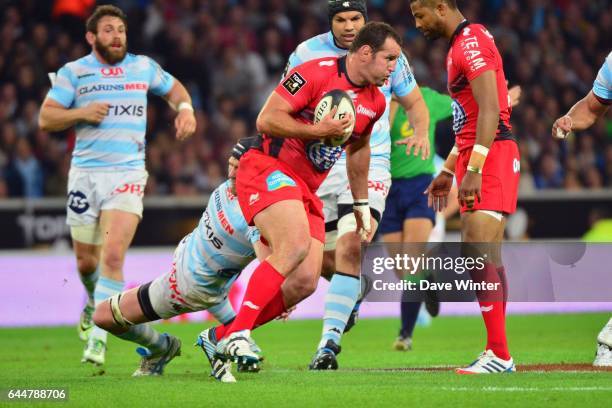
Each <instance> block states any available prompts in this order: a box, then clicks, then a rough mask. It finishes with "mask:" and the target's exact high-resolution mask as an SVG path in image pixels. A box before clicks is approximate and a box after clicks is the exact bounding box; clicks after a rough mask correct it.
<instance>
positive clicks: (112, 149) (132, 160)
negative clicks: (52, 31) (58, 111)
mask: <svg viewBox="0 0 612 408" xmlns="http://www.w3.org/2000/svg"><path fill="white" fill-rule="evenodd" d="M173 85H174V77H172V75H170V74H168V73H167V72H166V71H164V70H163V69H162V68H161V67H160V66H159V65H158V64H157V63H156V62H155V61H153V60H152V59H151V58H149V57H146V56H143V55H134V54H126V56H125V58H124V59H123V61H121V62H120V63H118V64H115V65H107V64H103V63H101V62H100V61H98V59H97V58H96V56H95V54H94V53H93V52H92V53H91V54H89V55H87V56H85V57H83V58H79V59H78V60H76V61H72V62H69V63H67V64H66V65H64V66H63V67H62V68H61V69H60V70H59V71H58V72H57V76H56V77H55V79H54V80H53V81H52V87H51V89H50V90H49V93H48V94H47V97H48V98H51V99H53V100H54V101H56V102H58V103H59V104H61V105H62V106H64V107H66V108H82V107H84V106H87V105H88V104H90V103H92V102H99V103H108V104H110V105H111V106H110V109H109V111H108V115H107V117H106V118H105V119H104V120H103V121H102V122H101V123H100V124H99V125H92V124H87V123H79V124H77V125H76V126H75V129H76V144H75V147H74V151H73V152H72V166H73V167H78V168H81V169H96V170H100V171H112V170H116V169H127V170H134V169H144V160H145V152H144V149H145V131H146V127H147V92H148V91H151V92H153V93H154V94H156V95H166V94H167V93H168V92H170V89H172V86H173Z"/></svg>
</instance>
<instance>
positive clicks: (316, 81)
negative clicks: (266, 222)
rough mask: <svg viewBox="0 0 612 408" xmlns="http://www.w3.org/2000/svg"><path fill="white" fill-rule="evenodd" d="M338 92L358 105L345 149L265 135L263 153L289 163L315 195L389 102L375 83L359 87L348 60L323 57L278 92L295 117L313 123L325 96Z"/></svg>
mask: <svg viewBox="0 0 612 408" xmlns="http://www.w3.org/2000/svg"><path fill="white" fill-rule="evenodd" d="M334 89H342V90H344V91H346V92H347V93H348V94H349V95H350V96H351V98H352V99H353V105H354V106H355V111H356V115H355V128H354V130H353V134H352V136H351V138H350V139H349V140H348V141H347V142H346V143H345V144H344V145H343V146H342V147H340V146H338V147H331V146H326V145H325V144H323V143H322V142H321V141H320V140H300V139H295V138H278V137H272V136H268V135H265V134H264V135H263V151H264V153H266V154H269V155H271V156H274V157H278V159H279V160H280V161H282V162H283V163H285V164H287V165H288V166H289V167H290V168H291V169H292V170H293V171H294V172H295V173H296V174H297V175H299V176H300V177H301V178H302V180H303V181H304V182H305V183H306V184H307V185H308V187H310V189H311V190H312V191H313V192H314V191H316V190H317V189H318V187H319V186H320V185H321V183H322V182H323V180H324V179H325V176H326V175H327V173H328V172H329V170H330V169H331V167H332V166H333V165H334V163H335V162H336V161H337V160H338V158H340V155H341V153H342V149H343V148H344V147H346V145H347V144H349V143H351V142H353V141H355V140H358V139H359V138H361V137H363V136H367V135H368V134H370V133H371V132H372V127H373V125H374V123H376V121H377V120H378V119H379V118H380V117H381V116H382V114H383V113H384V111H385V108H386V101H385V97H384V96H383V94H382V93H381V92H380V91H379V90H378V87H377V86H376V85H373V84H369V85H366V86H357V85H355V84H354V83H352V82H351V80H350V78H349V77H348V76H347V73H346V57H341V58H335V57H328V58H320V59H315V60H311V61H308V62H306V63H304V64H302V65H299V66H297V67H295V68H294V69H293V70H291V71H290V72H289V74H287V76H286V77H285V78H284V79H283V80H282V81H281V83H280V84H279V85H278V86H277V87H276V89H275V92H276V93H277V94H279V95H280V96H282V97H283V98H284V99H285V100H286V101H287V102H289V104H290V105H291V106H292V107H293V112H294V114H293V117H295V118H296V119H297V120H299V121H300V122H303V123H312V122H313V118H314V110H315V108H316V106H317V103H318V102H319V101H320V100H321V98H322V97H323V95H325V94H326V93H327V92H329V91H331V90H334Z"/></svg>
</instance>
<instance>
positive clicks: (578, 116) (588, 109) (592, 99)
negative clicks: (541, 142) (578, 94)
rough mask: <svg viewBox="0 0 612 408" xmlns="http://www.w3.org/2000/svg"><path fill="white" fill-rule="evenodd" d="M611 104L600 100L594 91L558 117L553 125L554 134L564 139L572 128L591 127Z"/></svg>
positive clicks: (582, 128)
mask: <svg viewBox="0 0 612 408" xmlns="http://www.w3.org/2000/svg"><path fill="white" fill-rule="evenodd" d="M608 108H609V105H604V104H603V103H601V102H599V100H598V99H597V97H596V96H595V94H594V93H593V91H590V92H589V93H588V94H587V96H585V97H584V98H582V99H581V100H579V101H578V102H577V103H576V104H575V105H574V106H572V108H571V109H570V110H569V112H567V113H566V114H565V115H564V116H562V117H560V118H558V119H557V120H556V121H555V123H554V124H553V127H552V136H553V137H556V138H559V139H563V138H565V136H567V134H568V133H569V132H571V131H572V130H584V129H587V128H589V127H590V126H591V125H592V124H593V123H595V121H596V120H597V118H599V117H600V116H602V115H603V114H604V113H606V111H607V110H608Z"/></svg>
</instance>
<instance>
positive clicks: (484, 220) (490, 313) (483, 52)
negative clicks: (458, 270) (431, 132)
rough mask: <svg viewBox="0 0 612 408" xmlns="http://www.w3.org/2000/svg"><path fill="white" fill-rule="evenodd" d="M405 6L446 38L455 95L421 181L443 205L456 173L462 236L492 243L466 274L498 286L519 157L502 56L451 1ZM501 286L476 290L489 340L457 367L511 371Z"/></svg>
mask: <svg viewBox="0 0 612 408" xmlns="http://www.w3.org/2000/svg"><path fill="white" fill-rule="evenodd" d="M410 8H411V10H412V14H413V16H414V18H415V21H416V27H417V28H418V29H419V30H420V31H421V32H422V33H423V34H424V35H425V36H426V37H427V38H429V39H434V38H438V37H444V38H446V39H448V40H449V42H450V49H449V51H448V57H447V70H448V91H449V93H450V95H451V97H452V98H453V130H454V132H455V146H454V147H453V150H452V151H451V153H450V154H449V156H448V158H447V159H446V162H445V167H444V168H443V170H442V172H441V173H440V174H439V175H438V176H437V177H436V178H435V179H434V180H433V181H432V183H431V184H430V186H429V187H428V188H427V191H426V193H427V194H428V195H429V203H430V205H433V207H434V209H438V210H441V209H443V208H444V207H445V206H446V203H447V198H448V193H449V191H450V189H451V186H452V182H453V176H456V177H457V184H458V185H459V186H460V187H459V201H460V204H461V235H462V241H463V242H470V243H491V244H493V245H490V246H489V248H488V250H487V252H488V253H490V257H489V262H488V263H487V264H486V265H485V268H484V269H483V270H481V271H472V278H473V279H474V280H475V281H476V280H478V281H482V280H486V281H487V282H501V283H502V285H500V286H499V287H501V288H504V287H505V272H504V267H503V265H502V263H501V245H500V244H501V241H502V239H503V235H504V226H505V217H506V216H507V215H508V214H511V213H513V212H514V211H515V209H516V200H517V194H518V181H519V171H520V165H519V163H520V159H519V151H518V146H517V143H516V140H515V138H514V136H513V135H512V132H511V129H512V127H511V125H510V112H511V110H512V108H511V106H510V99H509V97H508V89H507V87H506V78H505V75H504V70H503V63H502V59H501V56H500V54H499V51H498V50H497V47H496V46H495V42H494V40H493V36H492V35H491V34H490V33H489V32H488V31H487V29H486V28H485V27H484V26H482V25H480V24H472V23H470V22H469V21H467V20H466V19H465V18H464V17H463V15H462V14H461V12H460V11H459V9H458V8H457V4H456V1H455V0H411V2H410ZM491 248H492V250H490V249H491ZM489 250H490V252H489ZM506 290H507V289H506ZM504 291H505V290H504V289H502V290H500V291H499V292H497V293H490V292H489V293H477V296H478V301H479V304H480V310H481V312H482V316H483V319H484V322H485V326H486V329H487V345H486V347H485V351H484V352H483V353H482V354H481V355H480V356H479V357H478V359H476V361H474V362H473V363H472V364H470V365H469V366H468V367H465V368H461V369H458V370H457V372H458V373H460V374H489V373H500V372H513V371H515V366H514V361H513V360H512V357H511V356H510V353H509V350H508V342H507V339H506V302H505V299H506V297H505V293H504Z"/></svg>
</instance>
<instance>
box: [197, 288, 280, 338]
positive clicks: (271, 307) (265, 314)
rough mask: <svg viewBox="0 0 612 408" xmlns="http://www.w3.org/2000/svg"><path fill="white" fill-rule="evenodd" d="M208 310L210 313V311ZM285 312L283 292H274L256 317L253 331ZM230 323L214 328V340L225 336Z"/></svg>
mask: <svg viewBox="0 0 612 408" xmlns="http://www.w3.org/2000/svg"><path fill="white" fill-rule="evenodd" d="M208 310H209V311H210V310H211V309H208ZM286 310H287V308H286V307H285V300H284V299H283V291H282V290H279V291H278V292H276V294H275V295H274V297H273V298H272V300H270V302H268V304H267V305H266V307H264V309H263V310H262V311H261V313H260V314H259V316H258V317H257V320H255V325H254V326H253V329H256V328H258V327H259V326H262V325H264V324H266V323H268V322H269V321H270V320H273V319H276V318H277V317H278V316H280V315H281V314H283V313H284V312H285V311H286ZM231 323H232V320H230V321H229V322H227V323H223V324H221V325H219V326H217V327H215V328H214V331H213V332H214V336H215V338H216V339H222V338H223V337H225V334H226V332H227V330H228V329H229V327H230V326H231Z"/></svg>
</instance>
